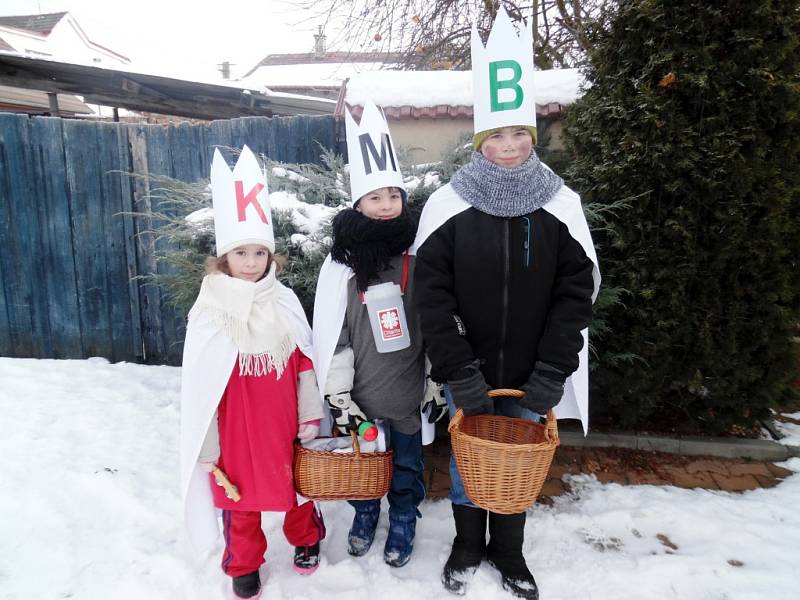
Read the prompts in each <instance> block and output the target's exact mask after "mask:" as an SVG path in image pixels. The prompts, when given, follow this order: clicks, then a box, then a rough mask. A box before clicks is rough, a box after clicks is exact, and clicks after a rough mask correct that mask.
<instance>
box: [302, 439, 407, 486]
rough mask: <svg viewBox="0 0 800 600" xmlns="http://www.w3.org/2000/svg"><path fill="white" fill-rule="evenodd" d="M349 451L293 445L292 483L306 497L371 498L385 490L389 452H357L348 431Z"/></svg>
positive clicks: (357, 447)
mask: <svg viewBox="0 0 800 600" xmlns="http://www.w3.org/2000/svg"><path fill="white" fill-rule="evenodd" d="M351 435H352V438H353V450H354V451H353V452H347V453H339V452H327V451H323V450H309V449H308V448H304V447H303V446H302V445H300V443H299V442H298V443H296V444H295V452H294V486H295V489H296V490H297V493H298V494H300V495H301V496H305V497H306V498H308V499H310V500H372V499H374V498H381V497H383V496H385V495H386V493H387V492H388V491H389V484H390V482H391V481H392V451H391V450H389V451H387V452H365V453H363V454H362V453H361V448H360V447H359V444H358V436H357V435H356V433H355V432H352V433H351Z"/></svg>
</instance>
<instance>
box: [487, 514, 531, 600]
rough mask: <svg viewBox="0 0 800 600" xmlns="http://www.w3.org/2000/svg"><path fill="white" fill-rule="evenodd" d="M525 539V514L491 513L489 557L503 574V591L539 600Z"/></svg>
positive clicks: (529, 599) (519, 596)
mask: <svg viewBox="0 0 800 600" xmlns="http://www.w3.org/2000/svg"><path fill="white" fill-rule="evenodd" d="M524 537H525V513H524V512H523V513H517V514H514V515H500V514H497V513H489V545H488V546H487V547H486V558H487V560H488V561H489V564H490V565H492V566H493V567H494V568H495V569H497V570H498V571H500V575H501V576H502V578H503V589H504V590H506V591H509V592H511V593H512V594H513V595H514V596H516V597H517V598H525V599H526V600H539V588H538V587H537V586H536V581H535V580H534V578H533V575H532V574H531V572H530V571H529V570H528V565H526V564H525V557H524V556H523V555H522V542H523V540H524Z"/></svg>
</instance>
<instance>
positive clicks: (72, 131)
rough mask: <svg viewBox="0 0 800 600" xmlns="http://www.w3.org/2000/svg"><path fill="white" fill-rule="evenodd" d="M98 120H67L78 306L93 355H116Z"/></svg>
mask: <svg viewBox="0 0 800 600" xmlns="http://www.w3.org/2000/svg"><path fill="white" fill-rule="evenodd" d="M100 145H101V144H100V140H99V137H98V124H97V123H89V122H84V121H77V120H65V121H64V147H65V150H66V160H67V181H68V182H69V188H70V209H71V216H72V233H73V248H74V255H75V271H76V279H77V282H78V307H79V313H80V322H81V329H82V331H83V344H84V351H85V352H86V353H87V355H88V356H104V357H112V356H113V355H114V352H113V344H112V342H111V323H110V316H109V308H108V305H109V302H110V299H109V296H110V294H111V290H110V289H109V288H108V282H107V279H106V271H107V270H108V264H107V262H108V256H107V252H106V248H105V246H106V241H105V236H106V231H105V219H104V214H105V212H106V211H107V209H106V207H105V206H104V199H103V189H102V179H103V174H102V172H101V167H100V160H99V155H100Z"/></svg>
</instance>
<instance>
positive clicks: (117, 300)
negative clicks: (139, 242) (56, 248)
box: [97, 123, 139, 361]
mask: <svg viewBox="0 0 800 600" xmlns="http://www.w3.org/2000/svg"><path fill="white" fill-rule="evenodd" d="M125 134H126V132H125V129H123V128H121V127H118V126H116V125H114V124H113V123H98V125H97V140H98V142H99V143H98V149H99V153H98V157H97V160H98V173H99V175H100V178H101V179H100V186H99V187H100V191H101V192H102V203H103V206H104V207H105V210H104V211H103V212H102V225H103V231H104V236H103V241H104V242H105V244H104V246H103V250H104V252H105V255H106V271H105V288H106V293H107V298H108V302H107V311H108V318H109V334H110V336H109V337H110V340H111V346H112V356H113V359H112V360H115V361H120V360H125V361H132V360H135V359H136V356H137V352H136V346H135V341H134V338H135V337H137V336H135V335H134V333H133V331H134V329H138V328H139V323H138V322H136V323H134V321H133V314H132V311H131V305H130V302H127V301H125V299H126V296H127V293H128V264H127V253H126V248H125V246H126V238H125V235H126V231H125V223H124V222H123V220H122V218H121V215H120V213H121V212H122V211H123V210H124V204H123V201H122V181H121V179H120V176H119V174H118V173H116V171H119V170H121V169H122V168H127V164H128V159H127V144H120V137H122V138H125V139H127V136H126V135H125ZM121 148H122V154H121V153H120V150H121Z"/></svg>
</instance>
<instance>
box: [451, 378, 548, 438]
mask: <svg viewBox="0 0 800 600" xmlns="http://www.w3.org/2000/svg"><path fill="white" fill-rule="evenodd" d="M488 394H489V397H490V398H499V397H511V398H522V397H523V396H524V395H525V392H523V391H522V390H515V389H511V388H498V389H496V390H489V392H488ZM545 418H546V419H547V425H546V426H545V430H544V435H545V437H546V438H547V441H548V442H553V441H554V440H556V439H557V438H558V429H557V425H556V414H555V412H553V409H552V408H551V409H550V410H548V411H547V415H546V416H545ZM463 420H464V411H463V410H461V409H460V408H459V409H458V410H456V414H454V415H453V418H452V419H450V424H449V425H448V426H447V431H448V432H450V433H452V431H453V429H455V428H456V427H457V426H459V425H461V421H463Z"/></svg>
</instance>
